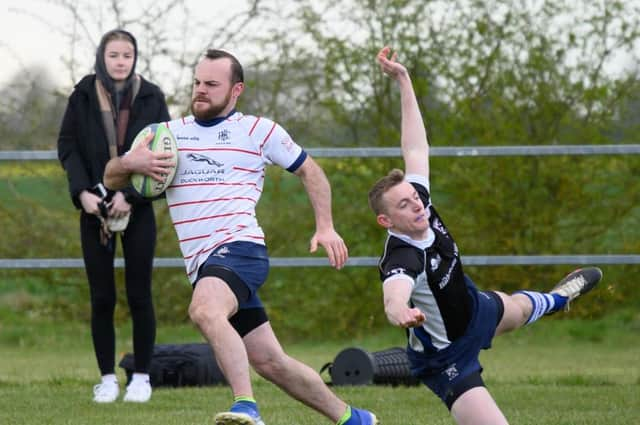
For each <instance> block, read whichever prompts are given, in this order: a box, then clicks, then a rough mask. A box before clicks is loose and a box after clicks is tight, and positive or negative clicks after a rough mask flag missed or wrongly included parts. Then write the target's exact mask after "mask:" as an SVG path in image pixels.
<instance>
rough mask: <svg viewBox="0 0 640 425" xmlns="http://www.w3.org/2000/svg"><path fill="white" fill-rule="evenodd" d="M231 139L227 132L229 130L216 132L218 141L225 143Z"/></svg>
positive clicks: (229, 133)
mask: <svg viewBox="0 0 640 425" xmlns="http://www.w3.org/2000/svg"><path fill="white" fill-rule="evenodd" d="M230 138H231V132H230V131H229V129H226V128H225V129H224V130H220V131H219V132H218V140H219V141H221V142H226V141H227V140H229V139H230Z"/></svg>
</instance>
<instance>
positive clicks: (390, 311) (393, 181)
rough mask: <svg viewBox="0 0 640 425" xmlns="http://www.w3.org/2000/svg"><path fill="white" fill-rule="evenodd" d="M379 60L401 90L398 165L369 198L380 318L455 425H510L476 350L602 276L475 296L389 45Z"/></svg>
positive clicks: (593, 273)
mask: <svg viewBox="0 0 640 425" xmlns="http://www.w3.org/2000/svg"><path fill="white" fill-rule="evenodd" d="M377 60H378V63H379V65H380V67H381V70H382V71H383V72H384V73H385V74H386V75H387V76H389V77H391V78H393V79H394V80H395V81H396V82H397V84H398V87H399V90H400V104H401V113H402V118H401V141H400V144H401V150H402V156H403V159H404V165H405V170H404V172H403V171H401V170H398V169H396V170H392V171H391V172H390V173H389V174H388V175H387V176H385V177H383V178H382V179H380V180H378V182H376V184H375V185H374V186H373V188H372V189H371V191H370V192H369V205H370V207H371V209H372V210H373V211H374V213H375V214H376V220H377V222H378V224H380V225H381V226H382V227H384V228H386V229H387V232H388V235H387V239H386V242H385V245H384V252H383V254H382V256H381V258H380V262H379V271H380V277H381V280H382V281H383V294H384V309H385V313H386V315H387V318H388V320H389V321H390V322H391V323H392V324H393V325H396V326H400V327H403V328H407V335H408V344H407V355H408V358H409V361H410V364H411V371H412V373H413V374H414V375H416V376H417V377H418V378H419V379H420V380H421V381H422V382H423V383H424V384H425V385H426V386H427V387H429V388H430V389H431V390H432V391H433V392H434V393H435V394H436V395H437V396H438V397H440V399H441V400H442V401H443V402H444V403H445V404H446V406H447V408H448V409H449V410H450V411H451V414H452V416H453V418H454V420H455V421H456V423H458V424H461V425H470V424H473V425H483V424H486V425H501V424H507V423H508V422H507V419H506V418H505V416H504V415H503V413H502V412H501V411H500V409H499V407H498V406H497V405H496V403H495V401H494V400H493V398H492V396H491V395H490V393H489V391H488V390H487V388H486V387H485V385H484V383H483V380H482V377H481V372H482V367H481V365H480V363H479V360H478V357H479V353H480V350H482V349H488V348H490V346H491V340H492V338H493V337H494V335H499V334H502V333H504V332H507V331H511V330H514V329H517V328H519V327H521V326H524V325H525V324H529V323H532V322H534V321H536V320H537V319H539V318H540V317H542V316H543V315H545V314H549V313H553V312H556V311H558V310H561V309H565V308H567V307H568V304H569V302H570V301H572V300H574V299H575V298H576V297H578V296H579V295H581V294H584V293H585V292H587V291H589V290H590V289H592V288H593V287H594V286H595V285H596V284H597V283H598V282H599V281H600V279H601V278H602V272H601V271H600V269H599V268H597V267H589V268H584V269H578V270H576V271H574V272H572V273H570V274H569V275H567V276H566V277H565V278H564V279H562V280H561V281H560V282H559V283H558V284H557V285H556V286H555V287H554V288H553V289H552V290H551V291H550V292H548V293H542V292H534V291H518V292H516V293H514V294H511V295H507V294H505V293H503V292H499V291H481V290H479V289H478V288H477V287H476V286H475V284H474V283H473V281H472V280H471V279H470V278H469V277H468V276H467V275H465V273H464V271H463V268H462V263H461V261H460V253H459V251H458V247H457V245H456V243H455V241H454V239H453V237H452V236H451V234H450V233H449V231H448V229H447V227H446V226H445V224H444V223H443V221H442V219H441V218H440V216H439V215H438V213H437V212H436V209H435V208H434V206H433V204H432V201H431V195H430V186H429V144H428V141H427V134H426V130H425V127H424V123H423V120H422V116H421V113H420V109H419V106H418V102H417V100H416V96H415V93H414V91H413V87H412V82H411V78H410V76H409V74H408V72H407V69H406V68H405V67H404V66H403V65H402V64H401V63H399V62H398V61H397V54H396V53H393V54H392V52H391V49H390V48H389V47H384V48H383V49H381V50H380V52H379V53H378V56H377Z"/></svg>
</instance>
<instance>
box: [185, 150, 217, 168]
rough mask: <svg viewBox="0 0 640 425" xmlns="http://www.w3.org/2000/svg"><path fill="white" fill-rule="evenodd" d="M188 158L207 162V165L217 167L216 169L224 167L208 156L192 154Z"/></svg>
mask: <svg viewBox="0 0 640 425" xmlns="http://www.w3.org/2000/svg"><path fill="white" fill-rule="evenodd" d="M187 158H189V159H190V160H192V161H198V162H206V163H207V164H209V165H215V166H216V167H222V166H223V165H224V164H223V163H222V162H218V161H216V160H215V159H213V158H209V157H208V156H206V155H202V154H199V153H190V154H188V155H187Z"/></svg>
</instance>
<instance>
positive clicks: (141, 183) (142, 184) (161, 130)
mask: <svg viewBox="0 0 640 425" xmlns="http://www.w3.org/2000/svg"><path fill="white" fill-rule="evenodd" d="M149 133H154V136H153V139H152V140H151V142H149V149H150V150H151V151H153V152H170V153H172V154H173V160H174V166H173V167H171V168H168V169H167V174H166V175H165V177H166V178H165V180H164V181H162V182H160V181H157V180H155V179H153V178H151V177H149V176H146V175H144V174H137V173H134V174H131V185H132V186H133V188H134V189H135V190H136V192H138V193H139V194H140V195H141V196H143V197H145V198H155V197H156V196H159V195H161V194H162V193H163V192H164V191H165V190H167V188H168V187H169V185H171V182H172V181H173V178H174V177H175V175H176V167H177V166H178V144H177V143H176V139H175V138H174V137H173V134H172V133H171V130H169V129H168V128H167V126H166V125H164V124H150V125H148V126H146V127H145V128H143V129H142V130H141V131H140V132H139V133H138V134H137V135H136V138H135V139H134V140H133V143H132V144H131V149H134V148H135V147H136V146H138V145H139V144H140V143H142V142H143V141H144V139H145V138H146V137H147V136H148V135H149Z"/></svg>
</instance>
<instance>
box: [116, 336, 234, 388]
mask: <svg viewBox="0 0 640 425" xmlns="http://www.w3.org/2000/svg"><path fill="white" fill-rule="evenodd" d="M119 366H120V367H121V368H123V369H124V370H125V372H126V374H127V383H128V382H129V381H130V380H131V376H132V375H133V372H134V366H135V363H134V358H133V354H132V353H127V354H125V355H124V356H123V357H122V359H121V360H120V363H119ZM149 377H150V381H151V386H152V387H183V386H205V385H226V384H227V381H226V379H225V378H224V375H223V374H222V371H221V370H220V368H219V367H218V364H217V363H216V359H215V357H214V355H213V350H212V349H211V347H210V346H209V344H205V343H197V344H159V345H156V346H155V347H154V348H153V356H152V358H151V367H150V370H149Z"/></svg>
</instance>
